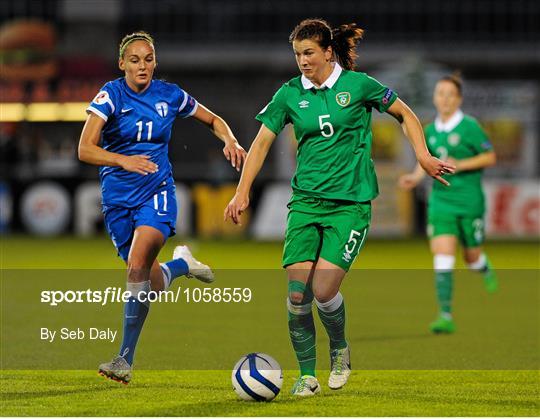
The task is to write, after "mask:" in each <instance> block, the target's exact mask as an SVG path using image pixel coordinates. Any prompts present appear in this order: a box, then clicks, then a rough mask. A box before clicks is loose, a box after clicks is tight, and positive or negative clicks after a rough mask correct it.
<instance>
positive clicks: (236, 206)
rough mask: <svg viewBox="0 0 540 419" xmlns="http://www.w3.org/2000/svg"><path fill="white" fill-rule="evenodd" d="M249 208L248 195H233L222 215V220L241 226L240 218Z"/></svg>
mask: <svg viewBox="0 0 540 419" xmlns="http://www.w3.org/2000/svg"><path fill="white" fill-rule="evenodd" d="M248 206H249V196H248V195H245V196H244V195H239V194H238V192H237V193H236V194H235V195H234V197H233V199H231V202H229V205H227V208H225V212H224V214H223V220H224V221H227V219H229V218H230V219H231V220H232V222H233V223H235V224H238V225H242V224H241V223H240V216H241V215H242V213H243V212H244V211H245V210H246V208H247V207H248Z"/></svg>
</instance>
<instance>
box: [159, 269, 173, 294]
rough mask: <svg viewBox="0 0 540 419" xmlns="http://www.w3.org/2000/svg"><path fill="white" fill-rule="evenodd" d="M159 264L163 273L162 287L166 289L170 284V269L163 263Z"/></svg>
mask: <svg viewBox="0 0 540 419" xmlns="http://www.w3.org/2000/svg"><path fill="white" fill-rule="evenodd" d="M159 266H160V267H161V273H162V274H163V289H164V290H166V289H167V288H169V287H170V286H171V270H170V269H169V267H168V266H167V265H166V264H165V263H160V264H159Z"/></svg>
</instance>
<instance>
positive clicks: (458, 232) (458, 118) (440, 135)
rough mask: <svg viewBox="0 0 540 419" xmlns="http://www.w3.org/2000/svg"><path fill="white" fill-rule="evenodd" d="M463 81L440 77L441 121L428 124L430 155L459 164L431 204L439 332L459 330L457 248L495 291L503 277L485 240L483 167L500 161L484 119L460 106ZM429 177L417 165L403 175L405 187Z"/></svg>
mask: <svg viewBox="0 0 540 419" xmlns="http://www.w3.org/2000/svg"><path fill="white" fill-rule="evenodd" d="M461 102H462V82H461V79H460V78H459V77H457V76H455V75H452V76H446V77H443V78H442V79H440V80H439V81H438V82H437V84H436V86H435V91H434V93H433V103H434V105H435V108H436V109H437V118H436V119H435V122H434V123H432V124H429V125H428V126H427V127H426V128H425V135H426V138H427V144H428V149H429V151H430V153H432V154H433V155H435V156H437V157H439V158H440V159H441V160H445V161H447V162H449V163H452V164H454V165H455V166H456V171H455V173H454V174H453V175H452V176H451V177H449V180H450V181H451V183H452V187H451V188H449V189H446V188H441V187H440V185H439V184H437V183H435V184H434V185H433V190H432V192H431V195H430V197H429V204H428V228H427V230H428V235H429V238H430V247H431V252H432V253H433V267H434V269H435V279H436V281H435V288H436V291H437V299H438V302H439V307H440V313H439V317H438V318H437V319H436V320H435V321H434V322H433V323H431V325H430V329H431V331H432V332H434V333H453V332H454V331H455V324H454V321H453V319H452V271H453V268H454V263H455V254H456V247H457V244H458V241H459V243H461V245H462V246H463V256H464V259H465V262H466V263H467V264H468V266H469V268H470V269H472V270H474V271H478V272H481V273H482V274H483V276H484V284H485V287H486V289H487V290H488V291H489V292H495V291H496V290H497V277H496V276H495V272H494V271H493V269H491V266H490V263H489V260H488V258H487V256H486V254H485V253H484V252H483V250H482V247H481V245H482V242H483V241H484V212H485V203H484V192H483V190H482V183H481V181H482V171H483V169H484V168H486V167H489V166H492V165H494V164H495V161H496V157H495V152H494V151H493V147H492V146H491V143H490V142H489V139H488V138H487V136H486V134H485V132H484V131H483V130H482V128H481V127H480V125H479V124H478V122H477V121H476V120H475V119H474V118H472V117H470V116H468V115H464V114H463V112H462V111H461V109H460V106H461ZM424 176H425V172H424V170H423V169H422V168H421V167H420V166H419V165H417V166H416V168H415V170H414V172H413V173H409V174H406V175H403V176H401V178H400V180H399V183H400V185H401V186H402V187H403V188H405V189H411V188H414V187H415V186H416V185H418V183H419V182H420V181H421V180H422V179H423V177H424Z"/></svg>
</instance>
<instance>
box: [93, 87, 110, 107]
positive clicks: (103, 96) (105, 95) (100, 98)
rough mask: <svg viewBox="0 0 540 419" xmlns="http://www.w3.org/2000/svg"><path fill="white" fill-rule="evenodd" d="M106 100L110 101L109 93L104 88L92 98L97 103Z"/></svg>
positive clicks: (100, 103)
mask: <svg viewBox="0 0 540 419" xmlns="http://www.w3.org/2000/svg"><path fill="white" fill-rule="evenodd" d="M107 101H110V99H109V93H107V92H106V91H105V90H102V91H101V92H99V93H98V94H97V95H96V97H95V98H94V100H93V102H94V103H95V104H97V105H103V104H104V103H105V102H107Z"/></svg>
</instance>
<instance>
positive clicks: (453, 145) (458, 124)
mask: <svg viewBox="0 0 540 419" xmlns="http://www.w3.org/2000/svg"><path fill="white" fill-rule="evenodd" d="M424 131H425V135H426V142H427V146H428V149H429V152H430V153H431V154H432V155H434V156H436V157H438V158H439V159H441V160H446V159H447V158H448V157H453V158H454V159H456V160H462V159H467V158H470V157H474V156H477V155H478V154H481V153H485V152H487V151H491V150H492V145H491V143H490V141H489V139H488V137H487V135H486V133H485V132H484V130H483V129H482V128H481V127H480V125H479V124H478V122H477V121H476V120H475V119H474V118H472V117H470V116H467V115H464V114H463V112H461V111H460V110H458V111H457V112H456V113H455V114H454V116H452V118H450V119H449V120H448V121H447V122H446V123H442V122H441V121H440V120H439V119H436V120H435V122H434V123H432V124H429V125H428V126H426V128H425V130H424ZM482 172H483V171H482V169H478V170H469V171H465V172H459V173H456V174H455V175H447V176H445V179H446V180H448V182H450V184H451V186H450V187H446V186H444V185H442V184H441V183H439V182H433V189H432V192H431V196H430V198H429V211H430V213H432V214H434V215H436V214H438V213H445V214H453V215H460V216H481V215H483V213H484V211H485V203H484V192H483V190H482Z"/></svg>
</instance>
